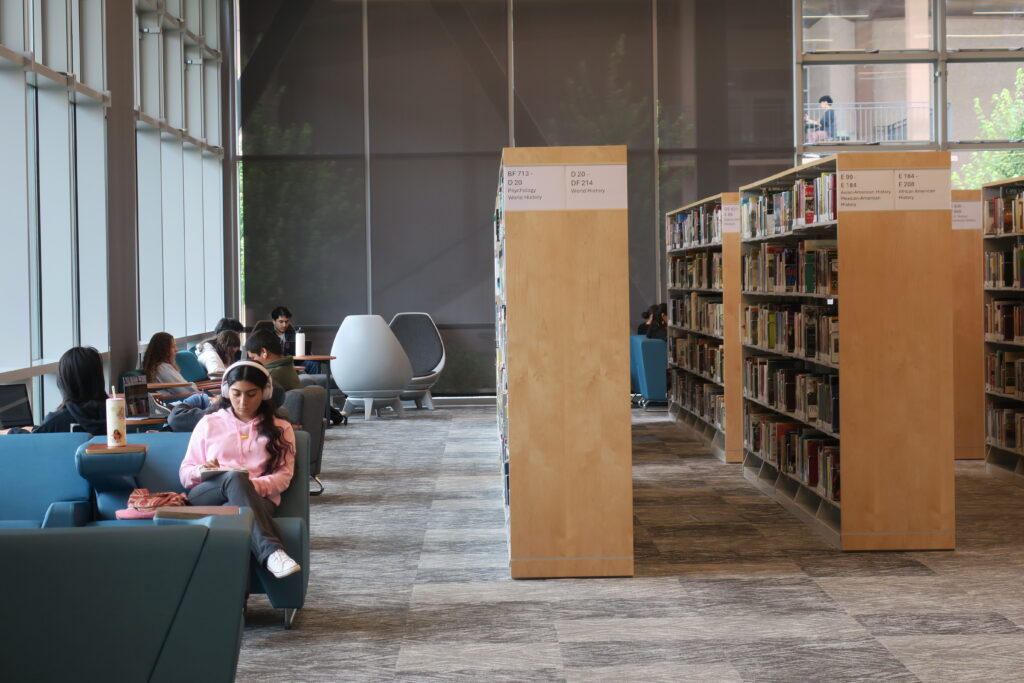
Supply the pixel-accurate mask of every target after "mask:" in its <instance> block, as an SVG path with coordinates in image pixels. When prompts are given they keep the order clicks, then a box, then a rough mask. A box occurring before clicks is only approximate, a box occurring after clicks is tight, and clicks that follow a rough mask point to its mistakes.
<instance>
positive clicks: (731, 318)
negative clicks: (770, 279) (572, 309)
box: [665, 193, 743, 462]
mask: <svg viewBox="0 0 1024 683" xmlns="http://www.w3.org/2000/svg"><path fill="white" fill-rule="evenodd" d="M739 233H740V216H739V194H736V193H723V194H718V195H715V196H713V197H708V198H706V199H702V200H700V201H699V202H694V203H693V204H688V205H687V206H684V207H682V208H680V209H676V210H675V211H670V212H668V213H667V214H665V242H666V244H665V247H666V249H665V253H666V263H667V264H668V296H667V301H668V309H669V329H668V366H669V380H670V381H669V413H670V414H671V415H672V416H673V417H674V418H675V419H677V420H679V421H681V422H683V423H684V424H686V425H688V426H689V427H690V428H691V429H693V430H694V431H695V432H697V433H698V434H699V435H701V436H702V437H703V438H704V439H705V440H706V441H707V442H708V443H709V444H710V446H711V450H712V452H713V453H714V454H715V455H717V456H718V457H719V458H720V459H722V460H724V461H725V462H742V461H743V440H742V434H741V432H740V429H739V425H740V424H741V411H742V409H743V402H742V398H741V395H742V394H741V387H742V375H741V368H742V365H741V362H740V360H741V350H740V345H739V320H738V313H739V305H740V295H739V292H740V264H739V255H740V234H739ZM727 425H736V426H735V427H733V428H732V429H731V430H727V429H726V426H727Z"/></svg>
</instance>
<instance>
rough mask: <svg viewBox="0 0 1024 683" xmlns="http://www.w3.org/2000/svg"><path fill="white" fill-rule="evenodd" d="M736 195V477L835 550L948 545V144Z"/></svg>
mask: <svg viewBox="0 0 1024 683" xmlns="http://www.w3.org/2000/svg"><path fill="white" fill-rule="evenodd" d="M740 200H741V215H742V233H741V237H742V241H741V244H742V247H741V248H742V254H741V265H742V303H741V311H740V337H741V342H742V344H743V396H744V398H743V447H744V453H745V456H744V464H743V469H744V476H745V477H746V478H747V479H748V480H749V481H751V482H752V483H754V484H755V485H756V486H757V487H758V488H759V489H760V490H761V491H763V492H765V493H766V494H768V495H770V496H772V497H773V498H774V499H775V500H777V501H779V502H780V503H781V504H782V505H783V507H785V508H786V509H788V510H789V511H791V512H792V513H793V514H795V515H796V516H797V517H799V518H800V519H802V520H803V521H804V522H806V523H807V524H809V525H810V526H811V527H812V528H813V529H814V530H815V531H817V532H818V533H820V534H821V535H822V536H824V537H825V538H827V539H829V540H830V541H831V542H832V543H834V544H835V545H836V546H838V547H840V548H841V549H843V550H939V549H951V548H953V547H954V543H955V518H954V486H953V483H954V482H953V476H954V471H953V465H954V462H953V461H954V416H953V395H954V373H953V372H952V368H953V335H952V327H953V301H954V299H953V278H951V277H950V272H951V269H952V252H951V249H952V242H953V239H952V232H953V231H952V229H951V228H952V219H951V214H952V211H951V203H952V200H951V192H950V188H949V153H948V152H871V153H864V152H860V153H853V152H850V153H847V152H842V153H839V154H837V155H834V156H829V157H825V158H823V159H819V160H816V161H814V162H812V163H809V164H805V165H803V166H799V167H796V168H793V169H790V170H788V171H785V172H782V173H779V174H777V175H774V176H771V177H769V178H765V179H763V180H761V181H758V182H756V183H752V184H750V185H747V186H744V187H742V188H740ZM840 264H841V267H840ZM840 283H841V289H842V291H841V292H840ZM812 294H813V295H814V296H810V295H812ZM840 321H841V322H842V360H841V361H840V357H839V330H840V326H839V323H840ZM840 387H841V388H842V401H841V407H842V411H841V415H842V419H841V420H840V419H839V417H840V401H839V394H840V392H839V389H840Z"/></svg>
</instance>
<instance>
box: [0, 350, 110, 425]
mask: <svg viewBox="0 0 1024 683" xmlns="http://www.w3.org/2000/svg"><path fill="white" fill-rule="evenodd" d="M106 386H107V383H106V382H105V381H104V379H103V359H102V358H100V354H99V351H97V350H96V349H94V348H92V347H91V346H73V347H71V348H70V349H68V350H67V351H65V352H64V355H63V356H61V357H60V361H58V362H57V388H58V389H60V394H61V396H62V397H63V398H64V402H63V403H61V404H60V406H58V407H57V410H55V411H53V412H52V413H50V414H49V415H47V416H46V417H45V418H44V419H43V423H42V424H41V425H38V426H36V427H33V428H31V429H23V428H21V427H14V428H12V429H7V430H3V431H0V434H27V433H29V432H31V433H33V434H42V433H46V432H70V431H71V425H78V427H79V428H80V429H82V430H84V431H87V432H89V433H90V434H93V435H95V436H101V435H103V434H106V433H107V412H106V401H107V391H106Z"/></svg>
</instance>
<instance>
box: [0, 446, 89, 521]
mask: <svg viewBox="0 0 1024 683" xmlns="http://www.w3.org/2000/svg"><path fill="white" fill-rule="evenodd" d="M91 438H92V436H91V435H89V434H80V433H66V434H8V435H6V436H0V482H3V495H0V529H31V528H40V527H45V528H53V527H70V526H82V525H84V524H86V523H87V522H88V521H89V520H90V519H92V505H91V504H90V502H89V494H90V489H89V483H88V482H87V481H86V480H85V479H83V478H82V477H81V476H79V474H78V469H77V467H76V466H75V450H76V449H77V448H78V447H79V446H80V445H81V444H83V443H85V442H86V441H87V440H89V439H91Z"/></svg>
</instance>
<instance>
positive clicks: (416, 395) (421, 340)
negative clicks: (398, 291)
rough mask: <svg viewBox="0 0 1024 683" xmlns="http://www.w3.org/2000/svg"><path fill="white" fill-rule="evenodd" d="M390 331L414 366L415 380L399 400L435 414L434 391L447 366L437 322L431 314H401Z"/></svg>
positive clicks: (413, 377)
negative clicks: (432, 393) (412, 402)
mask: <svg viewBox="0 0 1024 683" xmlns="http://www.w3.org/2000/svg"><path fill="white" fill-rule="evenodd" d="M389 327H390V328H391V331H392V332H394V333H395V336H396V337H398V341H399V343H400V344H401V345H402V348H403V349H405V353H406V355H407V356H409V361H410V362H411V363H412V379H411V380H409V386H407V387H406V388H405V391H403V392H402V395H401V396H400V397H399V398H401V399H402V400H403V401H414V402H415V403H416V407H417V408H423V407H424V406H426V407H427V408H428V409H430V410H433V409H434V401H433V397H432V396H431V394H430V389H431V388H432V387H433V386H434V384H436V383H437V380H438V378H440V377H441V371H442V370H444V362H445V352H444V342H443V341H442V340H441V333H440V332H438V331H437V325H435V324H434V319H433V318H431V317H430V314H429V313H398V314H396V315H395V317H394V318H392V319H391V322H390V323H389Z"/></svg>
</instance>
